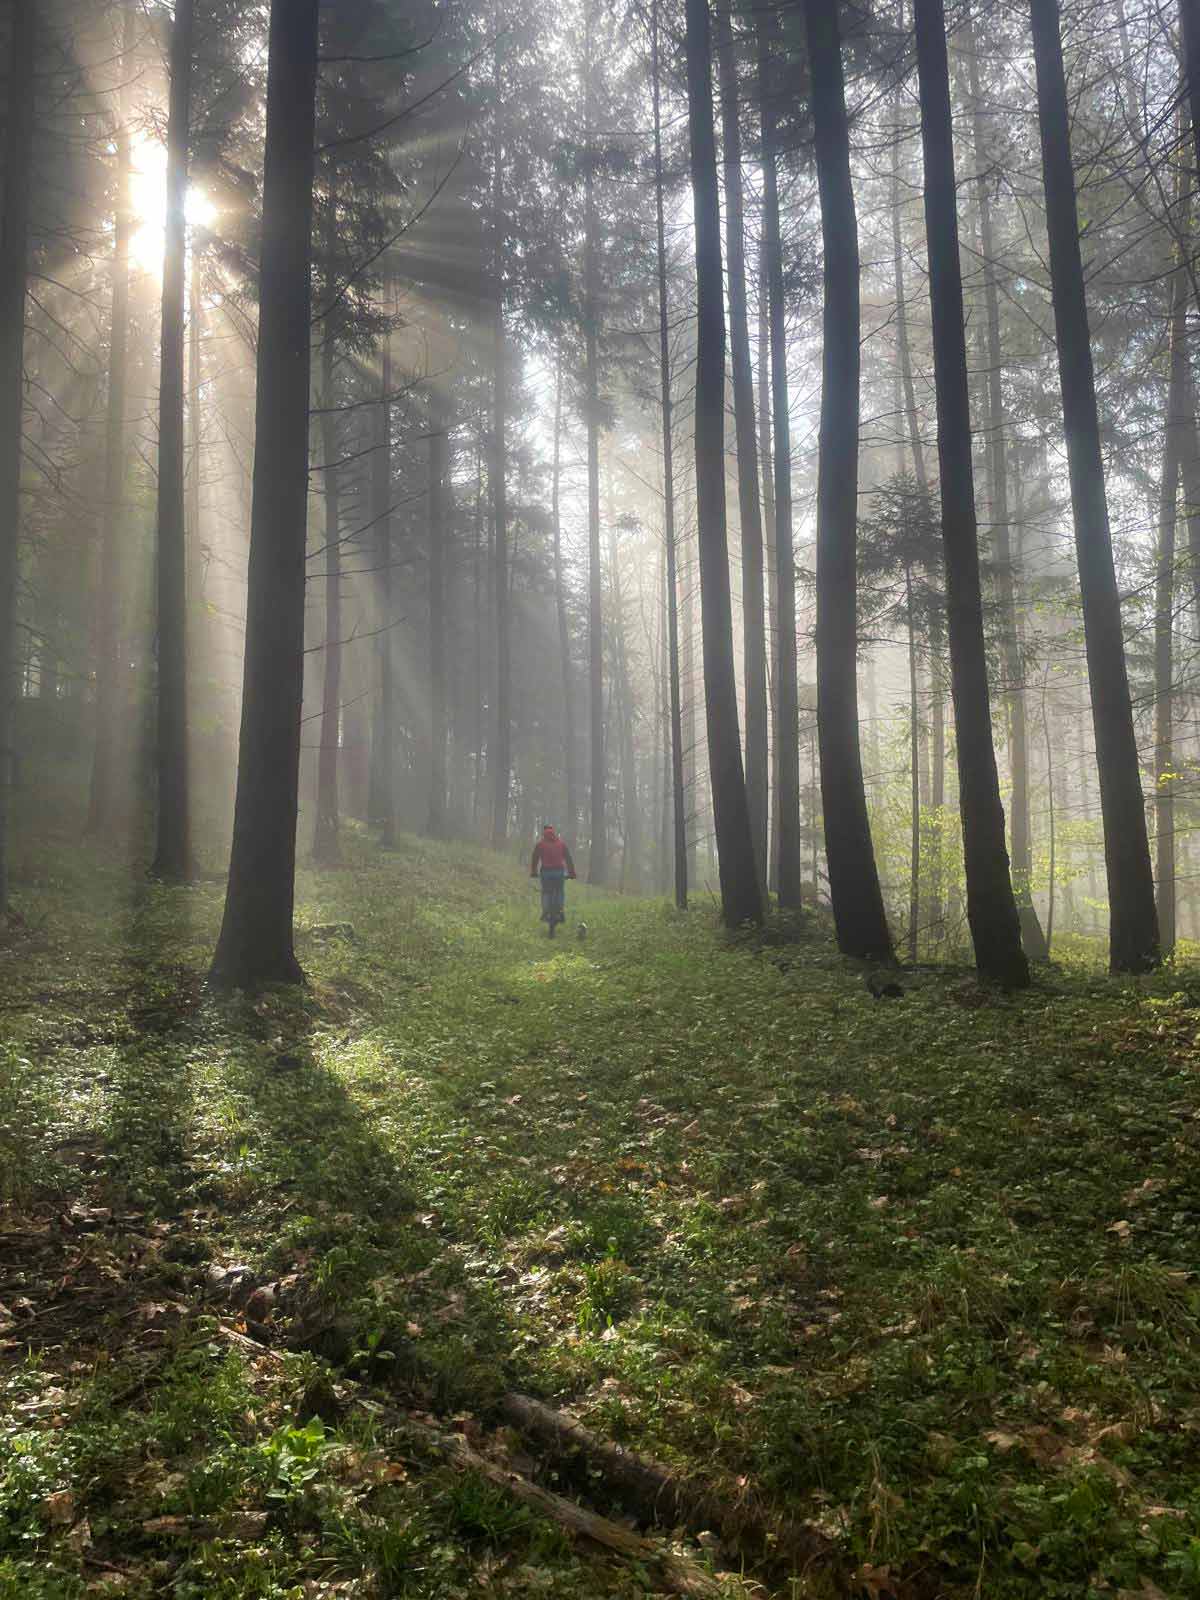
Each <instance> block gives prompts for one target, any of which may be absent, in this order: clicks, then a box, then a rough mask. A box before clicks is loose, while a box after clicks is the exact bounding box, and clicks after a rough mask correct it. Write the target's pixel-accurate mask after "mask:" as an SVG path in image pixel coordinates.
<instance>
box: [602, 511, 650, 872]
mask: <svg viewBox="0 0 1200 1600" xmlns="http://www.w3.org/2000/svg"><path fill="white" fill-rule="evenodd" d="M608 560H609V568H610V571H611V575H612V577H611V581H612V609H613V619H612V627H613V645H614V650H613V654H614V656H615V658H616V669H617V692H618V696H619V699H620V711H621V804H622V810H623V811H624V813H625V815H624V818H623V821H624V827H623V828H622V842H623V852H622V861H621V892H622V894H625V893H628V892H632V893H634V894H638V893H640V891H641V860H642V828H641V820H642V819H641V809H640V805H639V802H638V784H637V755H636V751H635V747H634V739H633V685H632V682H631V681H630V673H629V655H628V650H627V648H626V641H625V605H624V596H623V594H622V589H621V567H620V552H619V550H618V547H617V528H616V522H615V520H614V519H613V518H612V517H611V516H610V517H609V519H608Z"/></svg>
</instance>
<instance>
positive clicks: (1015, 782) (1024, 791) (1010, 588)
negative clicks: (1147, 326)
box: [965, 13, 1049, 962]
mask: <svg viewBox="0 0 1200 1600" xmlns="http://www.w3.org/2000/svg"><path fill="white" fill-rule="evenodd" d="M965 44H966V51H967V70H968V74H969V85H970V91H971V111H972V131H973V134H974V144H975V165H976V168H977V169H978V183H977V190H976V193H977V196H978V201H979V240H980V250H981V254H982V256H983V292H984V306H985V310H986V341H987V388H986V391H985V393H986V399H987V440H988V446H987V451H988V454H987V461H988V477H989V479H990V482H991V491H992V532H993V536H994V538H995V544H996V567H997V574H996V584H997V589H998V592H999V599H1000V648H1001V652H1002V657H1003V661H1004V676H1005V678H1006V680H1007V682H1006V686H1005V687H1006V694H1005V699H1006V701H1007V706H1008V759H1009V765H1010V767H1011V769H1012V877H1013V892H1014V894H1015V895H1016V900H1017V914H1018V916H1019V917H1020V919H1021V942H1022V944H1023V945H1024V947H1025V954H1026V955H1027V956H1028V957H1029V959H1030V961H1037V962H1044V961H1047V960H1049V954H1048V952H1047V950H1046V939H1045V935H1044V934H1043V933H1042V925H1041V923H1040V922H1039V921H1038V914H1037V911H1036V910H1035V908H1034V904H1033V891H1032V887H1031V884H1032V878H1033V847H1032V843H1031V841H1030V830H1029V735H1028V731H1027V729H1026V720H1025V686H1024V681H1023V680H1024V668H1023V666H1022V663H1021V646H1020V641H1019V639H1018V636H1017V596H1016V578H1015V574H1014V571H1013V559H1012V541H1011V539H1010V537H1009V525H1008V450H1007V443H1006V436H1005V427H1006V419H1005V415H1004V386H1003V383H1002V381H1001V376H1002V373H1003V370H1004V369H1003V359H1004V357H1003V350H1002V348H1001V343H1000V296H999V293H998V292H997V289H996V255H995V238H994V235H993V231H992V204H991V196H990V193H989V188H988V184H989V172H988V163H987V159H986V144H985V138H984V125H983V97H982V95H981V94H980V88H979V57H978V54H977V52H976V45H975V30H974V24H973V23H972V21H971V17H970V13H968V15H967V26H966V33H965Z"/></svg>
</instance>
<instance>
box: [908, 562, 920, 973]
mask: <svg viewBox="0 0 1200 1600" xmlns="http://www.w3.org/2000/svg"><path fill="white" fill-rule="evenodd" d="M904 597H905V600H906V602H907V611H908V703H909V716H910V718H911V721H910V725H909V759H910V760H911V762H912V772H911V779H912V782H911V789H912V801H911V828H910V833H909V851H910V855H909V874H908V959H909V961H911V962H915V961H916V959H917V952H918V949H919V946H920V937H921V722H920V675H919V673H918V671H917V640H916V620H915V618H914V616H913V588H912V568H911V567H908V566H906V567H905V569H904Z"/></svg>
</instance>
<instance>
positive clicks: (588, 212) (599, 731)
mask: <svg viewBox="0 0 1200 1600" xmlns="http://www.w3.org/2000/svg"><path fill="white" fill-rule="evenodd" d="M585 28H586V34H585V40H584V57H585V59H584V111H583V119H584V124H585V138H586V140H587V145H586V149H585V152H584V162H585V167H584V180H583V183H584V239H583V256H584V260H583V300H584V305H583V322H584V406H585V408H586V413H587V414H586V416H585V418H584V421H585V424H586V428H587V479H588V483H587V496H588V708H589V709H588V735H589V739H590V745H591V803H592V822H591V848H590V851H589V854H588V879H589V881H590V882H592V883H605V882H607V880H608V834H607V824H606V821H605V771H604V632H603V627H604V621H603V616H602V609H601V591H602V586H603V582H604V578H603V573H602V571H601V566H600V378H599V373H598V370H597V348H596V346H597V340H596V319H597V317H598V316H599V306H598V304H597V294H596V195H595V173H594V171H593V152H592V133H593V128H592V120H593V118H594V116H595V94H594V89H593V84H592V0H585Z"/></svg>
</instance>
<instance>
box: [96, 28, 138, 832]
mask: <svg viewBox="0 0 1200 1600" xmlns="http://www.w3.org/2000/svg"><path fill="white" fill-rule="evenodd" d="M136 26H137V22H136V17H135V14H134V10H133V7H132V6H131V5H130V6H126V7H125V9H124V25H123V31H122V36H121V63H120V66H119V67H118V72H119V74H120V78H121V89H120V92H119V94H118V99H117V127H116V147H117V186H116V203H115V206H114V210H113V255H112V308H111V315H110V322H109V336H108V404H107V411H106V416H105V425H104V517H103V523H102V528H101V535H100V571H99V574H98V589H97V602H96V727H95V744H94V746H93V750H92V775H91V785H90V789H89V793H88V820H87V831H88V833H89V834H92V835H107V834H111V832H112V830H113V827H114V824H115V822H116V803H117V781H118V767H119V762H118V754H117V752H118V748H119V745H120V740H121V722H122V719H121V715H120V705H121V678H122V673H121V647H120V639H121V587H122V581H121V575H122V562H121V555H122V550H121V545H122V538H121V535H122V526H123V522H124V517H125V493H124V491H125V412H126V408H127V406H128V389H129V382H128V373H129V241H130V238H131V236H132V234H133V215H132V212H131V209H130V201H129V177H130V171H131V169H132V165H133V163H132V155H131V149H132V144H131V140H130V135H129V92H128V89H127V88H126V84H127V83H128V81H129V78H130V76H131V74H132V70H133V48H134V41H135V38H136Z"/></svg>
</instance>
